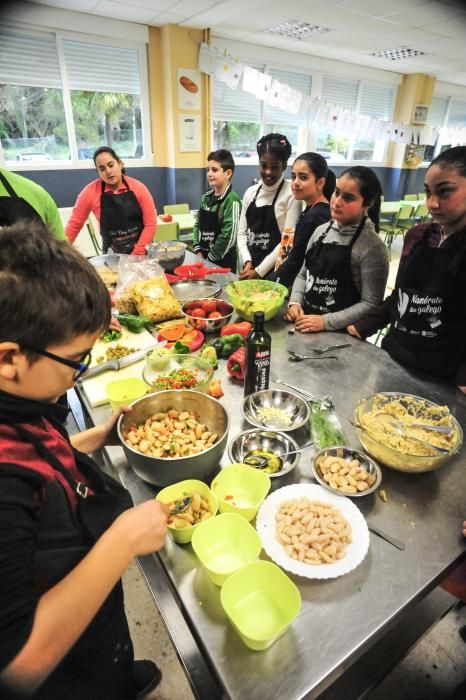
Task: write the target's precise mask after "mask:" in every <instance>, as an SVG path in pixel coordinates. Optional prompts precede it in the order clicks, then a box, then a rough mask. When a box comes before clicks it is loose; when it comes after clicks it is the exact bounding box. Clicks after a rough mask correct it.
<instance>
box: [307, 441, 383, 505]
mask: <svg viewBox="0 0 466 700" xmlns="http://www.w3.org/2000/svg"><path fill="white" fill-rule="evenodd" d="M329 456H334V457H341V458H342V459H344V460H345V461H346V462H351V461H352V460H353V459H357V460H359V464H360V466H361V468H362V469H364V470H365V471H366V472H368V473H369V474H371V475H375V481H374V483H373V484H372V486H369V488H367V489H365V491H358V492H357V493H346V492H345V491H342V490H341V489H334V488H333V487H332V486H330V484H328V483H327V482H326V481H325V479H324V478H323V476H322V474H321V471H320V469H319V467H318V466H317V462H318V461H319V458H321V457H329ZM312 472H313V474H314V477H315V478H316V480H317V481H318V482H319V484H321V485H322V486H323V487H324V488H326V489H328V490H329V491H331V492H332V493H336V494H337V495H338V496H348V498H359V496H367V495H368V494H370V493H373V492H374V491H375V490H376V489H378V488H379V486H380V484H381V483H382V470H381V469H380V467H379V465H378V464H377V462H374V460H373V459H371V458H370V457H368V456H367V455H366V454H364V452H361V451H360V450H354V449H353V448H352V447H338V446H336V447H324V449H323V450H319V451H318V452H316V453H315V455H314V457H313V460H312Z"/></svg>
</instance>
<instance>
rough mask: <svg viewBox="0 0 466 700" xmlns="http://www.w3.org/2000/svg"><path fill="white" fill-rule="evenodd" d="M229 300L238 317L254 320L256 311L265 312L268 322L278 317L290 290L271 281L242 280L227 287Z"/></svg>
mask: <svg viewBox="0 0 466 700" xmlns="http://www.w3.org/2000/svg"><path fill="white" fill-rule="evenodd" d="M225 291H226V293H227V295H228V298H229V300H230V301H231V303H232V304H233V306H234V309H235V311H236V313H237V314H238V316H241V318H244V319H245V321H253V320H254V312H255V311H263V312H264V318H265V320H266V321H270V319H271V318H273V317H274V316H276V315H277V313H278V312H279V310H280V308H281V306H282V304H283V302H284V301H285V298H286V295H287V294H288V289H287V288H286V287H285V286H284V285H283V284H277V283H276V282H272V281H271V280H240V281H239V282H230V284H229V285H228V286H227V287H225Z"/></svg>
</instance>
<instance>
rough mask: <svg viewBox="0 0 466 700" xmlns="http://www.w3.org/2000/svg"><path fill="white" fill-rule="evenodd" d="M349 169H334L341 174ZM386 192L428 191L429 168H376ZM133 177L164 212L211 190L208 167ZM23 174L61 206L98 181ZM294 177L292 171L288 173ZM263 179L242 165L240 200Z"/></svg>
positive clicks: (86, 176) (135, 171) (85, 173)
mask: <svg viewBox="0 0 466 700" xmlns="http://www.w3.org/2000/svg"><path fill="white" fill-rule="evenodd" d="M345 167H346V166H334V167H332V170H333V171H334V173H335V175H337V176H338V175H339V174H340V173H341V172H342V171H343V170H344V169H345ZM374 170H375V172H376V173H377V175H378V177H379V179H380V182H381V183H382V188H383V192H384V196H385V199H386V200H388V201H393V200H397V199H401V197H402V196H403V195H404V194H405V193H407V192H410V193H418V192H422V191H423V189H424V184H423V183H424V174H425V169H424V168H420V169H418V170H402V169H400V168H388V167H387V168H374ZM127 173H128V175H129V176H130V177H135V178H136V179H138V180H141V182H143V183H144V184H145V185H146V186H147V187H148V188H149V191H150V193H151V194H152V196H153V197H154V200H155V204H156V207H157V209H158V210H159V211H162V209H163V206H164V204H172V203H173V202H175V201H176V202H188V204H189V206H190V209H197V208H198V205H199V200H200V198H201V194H202V193H203V192H204V191H205V190H206V189H207V182H206V177H205V169H204V168H176V169H175V168H162V167H152V168H131V167H129V168H127ZM21 175H24V177H28V178H30V179H31V180H33V181H34V182H37V183H38V184H39V185H42V187H44V188H45V189H46V190H47V191H48V192H49V193H50V194H51V195H52V197H53V198H54V200H55V201H56V203H57V206H59V207H72V206H73V205H74V203H75V201H76V198H77V196H78V194H79V193H80V192H81V190H82V189H83V187H85V186H86V185H87V184H89V182H92V181H93V180H94V179H95V178H96V174H95V172H94V171H93V170H89V168H87V169H82V170H27V171H24V170H22V171H21ZM286 176H287V177H288V178H289V177H290V170H289V168H288V171H287V173H286ZM258 177H259V172H258V168H257V166H256V165H239V166H237V168H236V170H235V174H234V177H233V187H234V189H235V191H236V192H237V193H238V194H239V196H240V197H242V196H243V194H244V192H245V190H247V188H248V187H250V186H251V185H252V184H253V181H254V179H256V178H258Z"/></svg>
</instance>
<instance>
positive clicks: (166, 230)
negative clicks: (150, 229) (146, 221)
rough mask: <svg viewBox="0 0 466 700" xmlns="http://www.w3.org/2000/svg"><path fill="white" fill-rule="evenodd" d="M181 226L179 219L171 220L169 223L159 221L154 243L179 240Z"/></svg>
mask: <svg viewBox="0 0 466 700" xmlns="http://www.w3.org/2000/svg"><path fill="white" fill-rule="evenodd" d="M179 228H180V227H179V225H178V222H177V221H171V222H170V223H169V224H161V223H159V225H158V226H157V231H156V232H155V236H154V243H158V241H177V240H178V238H179Z"/></svg>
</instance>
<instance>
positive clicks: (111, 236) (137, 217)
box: [65, 146, 157, 255]
mask: <svg viewBox="0 0 466 700" xmlns="http://www.w3.org/2000/svg"><path fill="white" fill-rule="evenodd" d="M94 163H95V166H96V168H97V172H98V173H99V177H100V180H96V181H94V182H91V183H90V184H89V185H87V186H86V187H85V188H84V190H83V191H82V192H81V193H80V195H79V196H78V199H77V201H76V204H75V206H74V208H73V212H72V214H71V217H70V219H69V221H68V223H67V225H66V229H65V231H66V235H67V237H68V240H69V241H70V243H72V242H73V241H74V240H75V239H76V237H77V235H78V234H79V232H80V230H81V228H82V227H83V225H84V224H85V222H86V220H87V217H88V216H89V214H90V212H91V211H92V212H93V213H94V214H95V215H96V217H97V219H98V221H99V224H100V233H101V236H102V252H103V253H107V252H108V251H110V252H114V253H119V254H131V253H132V254H135V255H145V254H146V249H145V246H146V245H147V244H149V243H152V241H153V239H154V235H155V231H156V229H157V212H156V210H155V206H154V201H153V199H152V196H151V194H150V192H149V190H148V189H147V187H146V186H145V185H143V184H142V182H139V181H138V180H135V179H134V178H131V177H129V176H125V168H124V166H123V163H122V161H121V160H120V159H119V158H118V156H117V154H116V153H115V151H114V150H113V149H112V148H108V147H107V146H102V147H101V148H98V149H97V150H96V151H95V153H94Z"/></svg>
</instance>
